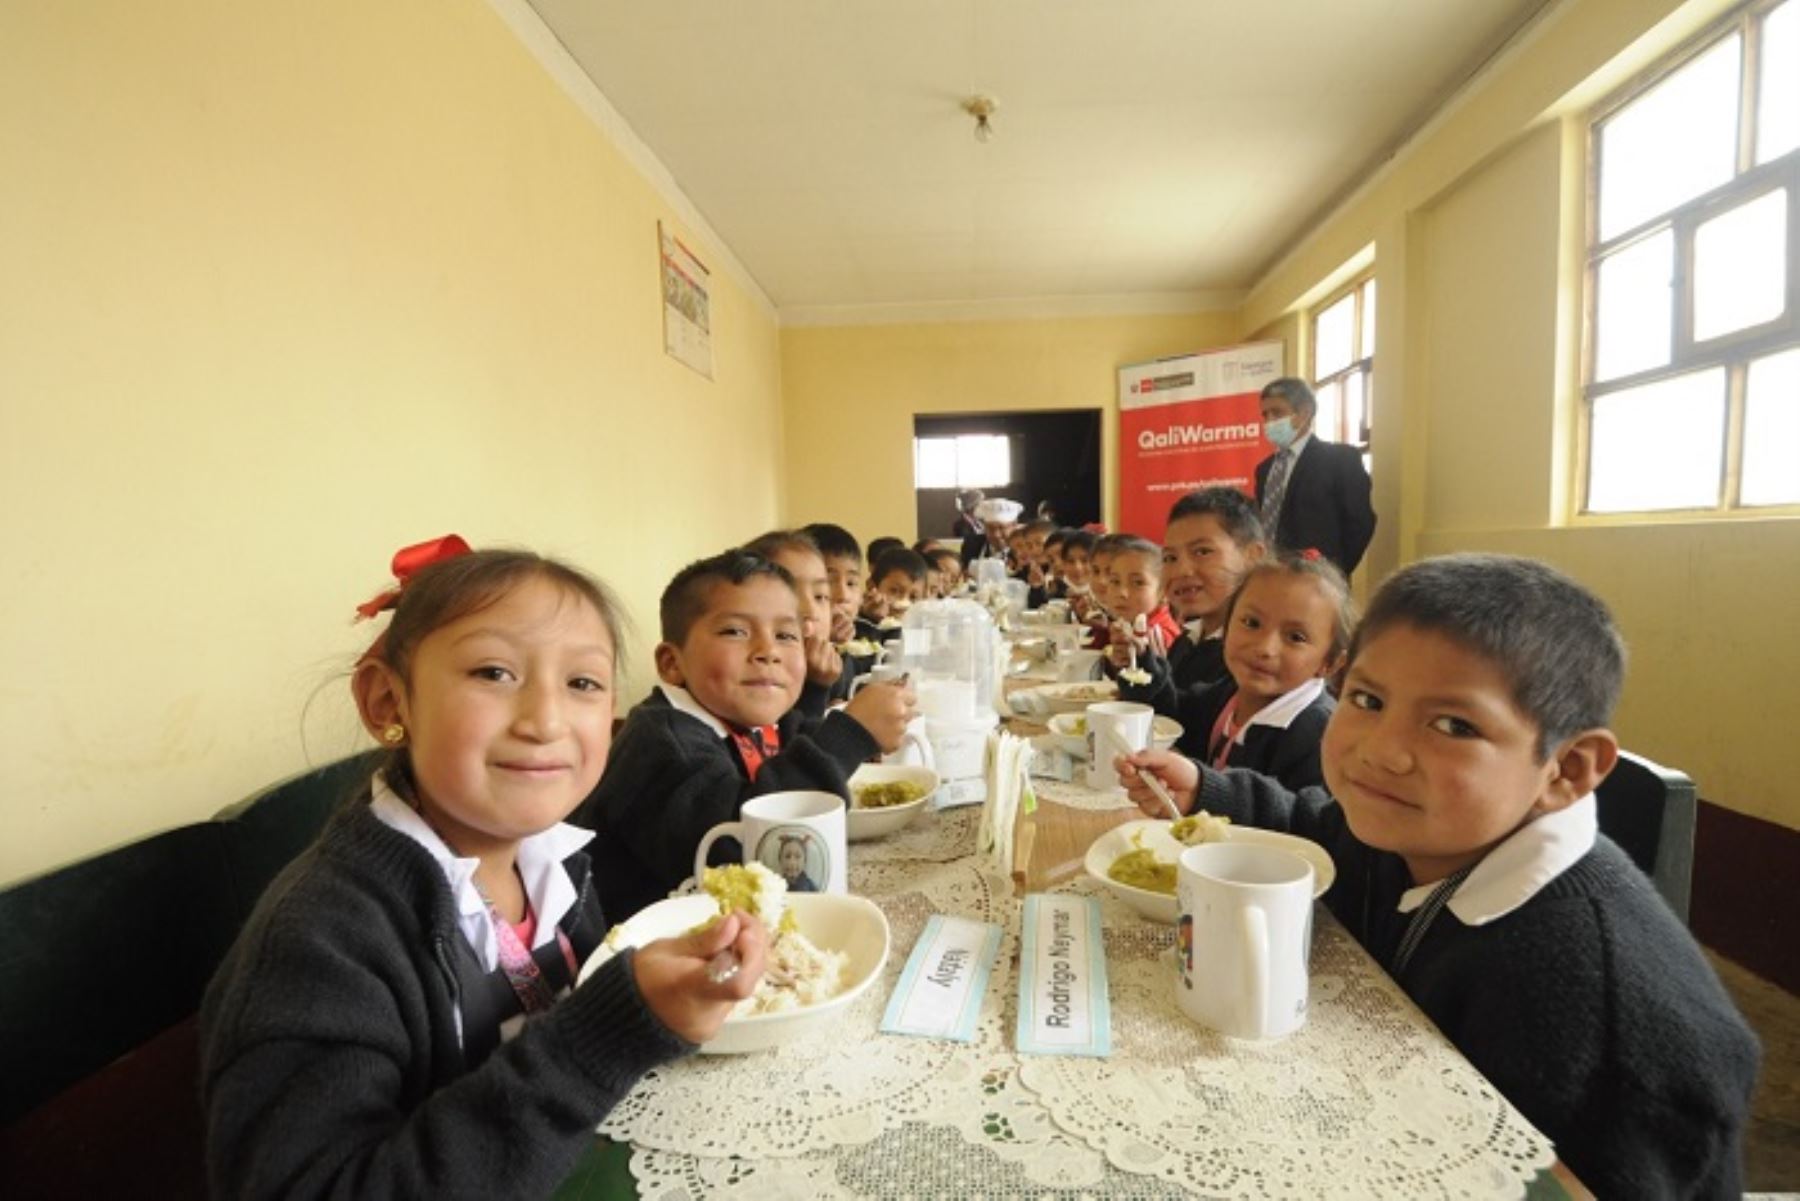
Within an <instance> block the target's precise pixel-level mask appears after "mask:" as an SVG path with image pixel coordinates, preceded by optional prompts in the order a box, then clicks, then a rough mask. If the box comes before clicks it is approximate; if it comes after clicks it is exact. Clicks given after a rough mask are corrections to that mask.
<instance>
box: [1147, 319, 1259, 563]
mask: <svg viewBox="0 0 1800 1201" xmlns="http://www.w3.org/2000/svg"><path fill="white" fill-rule="evenodd" d="M1281 365H1282V347H1281V343H1280V342H1253V343H1250V344H1249V345H1246V346H1230V347H1226V348H1225V349H1223V350H1209V351H1205V352H1203V353H1201V354H1189V355H1179V356H1176V357H1174V358H1167V359H1157V360H1156V361H1154V362H1150V363H1136V364H1133V365H1132V366H1129V367H1121V368H1119V528H1120V529H1122V530H1125V531H1127V532H1129V533H1133V534H1138V535H1141V536H1142V537H1145V538H1148V539H1150V540H1151V541H1153V542H1160V541H1162V536H1163V526H1164V525H1165V524H1166V522H1167V520H1168V516H1169V506H1171V505H1173V504H1174V503H1175V502H1176V501H1177V500H1179V499H1180V498H1181V496H1182V495H1183V494H1184V493H1188V492H1192V491H1193V490H1194V489H1196V488H1207V487H1211V486H1212V485H1214V484H1223V485H1225V486H1227V487H1232V488H1241V489H1243V490H1244V491H1245V492H1246V493H1249V494H1251V495H1254V494H1255V491H1256V484H1255V480H1256V465H1257V464H1258V463H1259V462H1261V461H1262V460H1263V459H1265V458H1267V457H1268V456H1269V455H1270V454H1271V453H1272V452H1273V451H1274V448H1273V447H1272V446H1270V445H1268V444H1267V443H1266V442H1264V441H1263V436H1262V413H1261V406H1260V399H1261V395H1262V390H1263V385H1265V384H1268V383H1270V382H1272V381H1273V380H1276V379H1278V378H1280V376H1281Z"/></svg>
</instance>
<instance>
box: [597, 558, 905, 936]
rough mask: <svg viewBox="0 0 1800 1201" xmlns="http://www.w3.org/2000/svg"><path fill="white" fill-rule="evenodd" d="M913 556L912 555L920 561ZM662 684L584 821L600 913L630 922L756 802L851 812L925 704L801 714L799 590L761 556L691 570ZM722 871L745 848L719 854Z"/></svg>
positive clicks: (893, 699)
mask: <svg viewBox="0 0 1800 1201" xmlns="http://www.w3.org/2000/svg"><path fill="white" fill-rule="evenodd" d="M907 553H909V554H910V553H911V552H907ZM661 619H662V642H661V643H659V644H658V645H657V648H656V674H657V676H658V678H659V679H660V680H661V683H659V684H658V685H657V688H656V691H654V692H653V693H652V694H651V695H650V696H649V697H648V698H647V699H646V700H645V701H644V702H643V703H642V704H640V705H638V706H637V708H635V709H633V710H632V711H631V716H630V717H629V718H627V719H626V722H625V727H624V729H622V730H621V731H620V732H619V738H618V742H617V744H616V745H615V746H614V747H613V754H612V758H611V760H610V762H608V764H607V767H606V774H605V775H603V776H602V777H601V779H600V786H599V787H598V788H596V789H594V791H593V793H592V795H590V796H589V797H588V798H587V800H586V801H584V802H583V803H582V805H581V808H580V810H579V811H578V813H577V814H576V818H575V820H576V821H577V822H578V823H579V824H582V825H586V826H591V827H592V828H593V829H595V830H596V831H598V832H599V838H598V840H597V852H596V865H595V866H596V870H595V878H596V883H597V887H598V888H599V890H600V902H601V904H602V905H604V906H605V907H606V910H607V912H608V913H610V914H614V915H616V916H618V917H621V918H622V917H624V916H628V915H630V914H632V913H636V912H637V911H638V910H639V909H642V908H643V907H644V906H645V905H648V904H650V903H651V902H652V901H655V900H659V899H661V898H662V897H663V896H666V895H667V894H668V892H669V891H670V890H671V889H673V888H675V887H676V886H677V885H679V884H680V883H681V882H682V881H683V880H684V879H686V878H687V877H688V875H689V874H690V873H691V872H692V871H693V867H694V848H695V847H697V846H698V845H699V844H700V839H701V838H702V837H703V836H704V835H705V834H706V832H707V831H708V830H709V829H711V828H712V827H713V826H715V825H718V824H719V823H721V822H728V821H732V820H734V819H735V818H736V817H737V816H738V811H739V810H740V809H741V808H742V807H743V804H744V802H745V801H747V800H749V799H750V798H752V797H755V796H761V795H763V794H765V793H771V792H786V791H789V790H793V789H812V790H818V791H823V792H835V793H837V794H839V795H840V796H843V797H845V798H846V799H848V797H849V785H848V780H849V777H850V774H851V773H852V772H854V771H855V770H856V768H857V767H858V765H860V764H862V763H863V762H865V761H867V760H869V759H871V758H873V757H874V756H875V755H877V754H879V753H882V752H886V751H892V750H895V749H897V748H898V747H899V746H900V743H901V740H902V738H903V736H904V734H905V730H906V723H907V722H908V721H910V720H912V717H913V705H914V697H913V692H912V689H911V688H910V687H908V686H906V685H905V684H898V683H895V684H871V685H870V686H869V687H867V688H863V689H861V690H859V691H858V692H857V694H856V695H855V696H854V697H851V698H850V702H849V703H848V704H847V705H845V706H844V708H842V709H835V710H832V711H830V712H829V713H826V714H825V715H824V717H823V719H815V718H813V717H812V716H810V715H807V714H804V713H802V712H800V711H799V710H798V709H797V708H796V705H795V702H796V701H798V700H799V697H800V688H801V682H802V680H803V679H804V677H805V672H806V668H805V658H804V636H803V634H802V630H801V624H800V601H799V598H798V597H797V596H796V595H795V591H794V581H793V577H792V576H790V575H789V574H788V573H787V572H786V571H785V570H783V569H782V568H781V566H780V565H779V564H776V563H773V562H771V561H769V560H768V559H765V558H763V557H762V556H761V555H757V554H752V553H750V552H748V551H742V550H735V551H727V552H725V553H724V554H722V555H717V556H714V557H713V558H710V559H702V560H701V561H699V562H697V563H693V564H690V565H689V566H687V567H685V568H683V569H682V570H681V571H680V572H679V573H677V575H676V576H675V578H674V579H673V580H672V581H670V583H669V586H668V587H667V588H665V589H664V590H663V595H662V604H661ZM719 846H720V849H719V850H718V851H716V852H715V854H716V856H717V858H716V861H717V862H726V861H728V860H729V858H730V855H729V851H730V850H731V849H733V848H735V846H736V844H735V843H732V842H730V840H727V839H721V840H720V844H719Z"/></svg>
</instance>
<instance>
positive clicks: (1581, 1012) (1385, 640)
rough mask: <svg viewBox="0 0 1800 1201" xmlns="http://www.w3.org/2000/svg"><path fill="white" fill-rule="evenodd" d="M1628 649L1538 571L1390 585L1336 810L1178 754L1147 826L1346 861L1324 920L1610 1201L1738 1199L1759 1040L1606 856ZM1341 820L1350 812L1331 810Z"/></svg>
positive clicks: (1494, 569) (1492, 563) (1361, 687)
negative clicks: (1617, 1200) (1605, 828)
mask: <svg viewBox="0 0 1800 1201" xmlns="http://www.w3.org/2000/svg"><path fill="white" fill-rule="evenodd" d="M1624 664H1625V648H1624V645H1623V643H1622V641H1621V640H1620V638H1619V634H1618V631H1617V629H1616V628H1615V627H1614V625H1613V622H1612V618H1611V615H1610V614H1609V613H1608V612H1607V610H1606V607H1605V606H1604V605H1603V604H1602V603H1601V602H1600V600H1599V599H1598V598H1597V597H1595V596H1594V595H1593V594H1592V593H1590V592H1588V591H1587V590H1586V589H1584V588H1582V587H1581V586H1580V585H1579V584H1576V583H1575V582H1574V581H1573V580H1571V579H1569V578H1568V577H1566V576H1564V575H1562V574H1561V573H1559V572H1557V571H1555V570H1553V569H1552V568H1549V567H1547V566H1545V565H1543V564H1541V563H1536V562H1533V561H1531V560H1526V559H1514V558H1509V557H1505V556H1499V555H1451V556H1446V557H1444V558H1440V559H1428V560H1425V561H1423V562H1420V563H1415V564H1413V565H1412V566H1409V567H1407V568H1405V569H1403V570H1402V571H1400V572H1398V573H1397V574H1396V575H1394V576H1393V577H1392V578H1391V579H1389V580H1388V582H1387V583H1386V584H1384V585H1383V586H1382V588H1381V590H1380V591H1379V592H1378V593H1377V594H1376V597H1375V599H1374V601H1373V603H1372V604H1371V605H1370V608H1369V612H1368V615H1367V616H1366V617H1365V618H1364V619H1363V623H1362V626H1361V628H1360V629H1359V630H1358V631H1357V634H1356V637H1355V640H1354V642H1353V643H1352V645H1351V651H1350V662H1349V669H1348V673H1347V675H1346V677H1345V681H1344V686H1343V695H1342V701H1341V703H1340V704H1339V706H1338V708H1337V711H1336V713H1334V714H1333V715H1332V718H1331V721H1330V724H1329V725H1328V726H1327V727H1326V730H1325V735H1324V742H1323V747H1322V759H1323V766H1324V772H1325V781H1326V785H1327V786H1328V787H1329V789H1330V791H1329V792H1327V791H1325V790H1324V789H1318V788H1305V789H1301V790H1300V791H1299V792H1297V793H1295V792H1289V791H1287V790H1286V789H1284V788H1282V787H1281V786H1279V785H1278V784H1276V783H1274V782H1273V781H1271V780H1268V779H1266V778H1265V777H1263V776H1260V775H1257V774H1256V773H1254V772H1249V771H1240V770H1232V771H1226V772H1216V771H1213V770H1211V769H1210V768H1203V767H1202V766H1201V765H1199V764H1197V763H1194V762H1193V761H1192V760H1189V759H1186V758H1183V757H1182V756H1179V755H1176V754H1174V753H1172V752H1166V751H1146V752H1141V753H1139V754H1136V755H1132V756H1130V757H1128V758H1122V759H1120V760H1119V761H1118V762H1119V764H1120V774H1121V776H1122V777H1123V778H1124V779H1125V781H1126V784H1127V787H1128V788H1129V789H1130V791H1131V795H1132V799H1133V800H1135V801H1137V802H1138V804H1139V805H1140V806H1143V807H1144V808H1145V810H1146V812H1166V811H1163V810H1162V809H1161V806H1160V804H1159V803H1158V802H1156V801H1155V799H1154V796H1153V794H1152V793H1151V791H1150V790H1149V788H1148V786H1147V785H1146V784H1145V783H1144V781H1143V780H1142V779H1141V778H1140V775H1141V773H1150V774H1154V775H1156V776H1157V777H1159V778H1160V779H1161V780H1162V781H1163V782H1164V784H1165V785H1167V786H1168V787H1169V789H1170V790H1171V791H1172V792H1173V793H1174V795H1175V798H1176V801H1177V804H1178V805H1179V807H1180V808H1182V809H1183V810H1184V811H1186V810H1189V809H1192V808H1194V807H1195V803H1196V801H1197V802H1198V807H1199V808H1202V809H1205V810H1208V811H1210V812H1212V813H1215V814H1220V815H1223V816H1226V817H1229V818H1231V819H1232V820H1233V821H1236V822H1241V823H1244V824H1247V825H1252V826H1261V827H1266V828H1271V829H1278V830H1289V831H1292V832H1293V833H1295V834H1299V835H1301V836H1302V837H1306V838H1310V839H1312V840H1313V841H1315V842H1318V843H1320V844H1322V845H1324V846H1325V847H1326V848H1327V849H1329V850H1330V851H1331V855H1332V859H1333V860H1334V862H1335V863H1336V865H1337V881H1336V883H1335V884H1333V886H1332V887H1331V889H1330V891H1328V892H1327V893H1326V894H1325V903H1326V905H1327V906H1328V907H1329V908H1330V909H1331V911H1332V913H1333V914H1334V915H1336V917H1337V919H1338V920H1339V921H1341V922H1342V923H1343V924H1344V925H1345V926H1346V927H1347V928H1348V929H1349V931H1350V932H1351V934H1353V935H1354V936H1355V937H1356V938H1357V940H1358V941H1360V942H1361V943H1362V944H1363V946H1364V947H1366V948H1367V949H1368V950H1369V953H1370V954H1371V955H1373V956H1374V957H1375V958H1376V959H1377V960H1378V961H1379V962H1380V963H1381V964H1382V966H1383V967H1385V968H1386V969H1387V970H1388V972H1389V973H1390V974H1391V975H1392V976H1393V977H1394V979H1395V980H1396V982H1398V983H1399V985H1400V986H1401V988H1403V989H1404V990H1405V991H1406V993H1407V995H1408V996H1410V997H1411V998H1412V999H1413V1000H1414V1001H1415V1002H1416V1003H1417V1004H1418V1006H1419V1008H1420V1009H1422V1010H1423V1011H1424V1012H1425V1014H1426V1016H1427V1017H1429V1018H1431V1019H1432V1021H1433V1022H1435V1023H1436V1024H1437V1025H1438V1028H1439V1029H1441V1030H1442V1031H1443V1032H1444V1034H1445V1035H1446V1036H1448V1037H1449V1039H1450V1040H1451V1041H1452V1042H1453V1043H1455V1044H1456V1046H1457V1048H1458V1049H1459V1050H1461V1051H1462V1053H1463V1054H1464V1055H1466V1056H1467V1057H1468V1059H1469V1061H1470V1062H1471V1063H1473V1064H1474V1065H1475V1067H1476V1068H1478V1069H1479V1070H1480V1071H1481V1072H1482V1074H1483V1075H1485V1076H1486V1077H1487V1078H1488V1079H1489V1080H1491V1081H1492V1082H1493V1083H1494V1085H1495V1086H1496V1087H1497V1088H1498V1089H1499V1090H1500V1091H1501V1092H1502V1093H1503V1094H1504V1095H1505V1096H1506V1098H1507V1099H1508V1100H1509V1101H1511V1102H1512V1103H1513V1104H1514V1105H1515V1106H1517V1107H1518V1109H1519V1111H1520V1112H1521V1113H1523V1114H1524V1115H1525V1117H1526V1118H1527V1119H1528V1120H1529V1121H1530V1122H1531V1123H1532V1124H1533V1125H1535V1126H1536V1127H1537V1128H1538V1129H1539V1130H1542V1131H1543V1132H1544V1133H1545V1134H1546V1135H1548V1136H1549V1137H1550V1138H1551V1140H1552V1141H1553V1142H1554V1143H1555V1144H1556V1149H1557V1154H1558V1155H1559V1156H1560V1157H1561V1159H1562V1160H1563V1162H1564V1163H1566V1164H1567V1165H1568V1166H1569V1168H1570V1169H1571V1170H1572V1171H1573V1172H1574V1174H1575V1175H1576V1176H1577V1177H1578V1178H1579V1179H1580V1180H1581V1182H1582V1183H1583V1184H1585V1185H1587V1186H1588V1187H1589V1188H1591V1189H1593V1190H1594V1192H1595V1193H1596V1194H1597V1195H1598V1196H1601V1197H1675V1196H1681V1197H1735V1196H1737V1195H1739V1189H1740V1184H1741V1182H1740V1176H1741V1174H1742V1145H1741V1144H1742V1136H1743V1128H1744V1123H1745V1121H1746V1120H1747V1118H1748V1114H1749V1107H1750V1093H1751V1088H1752V1086H1753V1085H1754V1083H1755V1078H1756V1066H1757V1059H1758V1048H1757V1043H1756V1038H1755V1036H1754V1035H1752V1034H1751V1033H1750V1031H1749V1029H1748V1028H1747V1027H1746V1026H1745V1024H1744V1021H1743V1019H1742V1018H1741V1017H1740V1016H1739V1015H1738V1013H1737V1011H1736V1010H1735V1008H1733V1006H1732V1003H1731V1000H1730V998H1729V997H1728V996H1727V995H1726V994H1725V991H1724V989H1723V988H1722V987H1721V986H1720V984H1719V981H1718V978H1717V977H1716V976H1715V975H1714V974H1713V971H1712V969H1711V967H1709V966H1708V965H1707V963H1706V960H1705V959H1704V958H1702V957H1701V955H1700V951H1699V948H1698V947H1697V946H1696V945H1695V944H1694V941H1693V939H1692V938H1691V937H1690V936H1689V935H1688V932H1687V931H1686V929H1684V928H1683V927H1682V925H1681V922H1680V921H1679V920H1678V919H1677V918H1676V917H1675V916H1674V914H1673V913H1672V912H1670V910H1669V908H1668V906H1667V905H1665V904H1664V903H1663V901H1662V899H1661V898H1660V897H1658V896H1657V894H1656V892H1655V890H1654V888H1653V886H1652V885H1651V883H1650V881H1649V880H1648V879H1647V878H1646V877H1645V876H1644V875H1643V873H1642V872H1640V871H1639V870H1638V869H1637V868H1636V867H1635V866H1634V865H1633V864H1632V863H1631V861H1630V860H1629V859H1628V858H1627V857H1626V856H1625V853H1624V852H1623V851H1621V850H1620V849H1619V848H1618V847H1617V846H1616V845H1615V844H1614V843H1613V842H1612V841H1611V840H1610V839H1608V838H1606V837H1605V836H1603V835H1601V834H1600V833H1599V832H1598V825H1597V818H1596V804H1595V801H1594V796H1593V791H1594V788H1595V787H1596V786H1597V785H1598V784H1599V783H1600V781H1601V780H1603V779H1604V778H1605V777H1606V774H1607V773H1608V772H1609V771H1610V770H1611V769H1612V766H1613V764H1614V762H1615V761H1616V759H1617V756H1618V740H1617V738H1616V737H1615V736H1614V735H1613V733H1612V731H1611V730H1609V729H1608V728H1607V723H1608V722H1609V721H1610V720H1611V714H1612V709H1613V705H1614V704H1615V702H1616V701H1617V699H1618V695H1619V690H1620V687H1621V685H1622V682H1623V677H1624ZM1334 797H1335V799H1333V798H1334Z"/></svg>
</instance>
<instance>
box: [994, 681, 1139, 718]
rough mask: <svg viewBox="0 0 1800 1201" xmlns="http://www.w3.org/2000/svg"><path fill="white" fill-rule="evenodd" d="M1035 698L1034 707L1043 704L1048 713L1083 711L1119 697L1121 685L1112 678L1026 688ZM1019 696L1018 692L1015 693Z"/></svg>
mask: <svg viewBox="0 0 1800 1201" xmlns="http://www.w3.org/2000/svg"><path fill="white" fill-rule="evenodd" d="M1024 691H1025V692H1026V693H1028V694H1029V695H1030V697H1031V698H1033V702H1035V703H1032V707H1033V708H1036V707H1037V705H1038V704H1042V705H1043V707H1044V709H1045V711H1046V712H1048V713H1081V712H1084V711H1086V709H1087V707H1088V706H1089V705H1092V704H1096V703H1098V702H1100V701H1114V700H1118V699H1119V686H1118V685H1117V684H1115V683H1113V682H1112V681H1111V680H1082V681H1080V682H1078V683H1073V684H1045V685H1044V686H1043V687H1041V688H1029V689H1025V690H1024ZM1013 695H1014V696H1018V695H1019V694H1018V693H1014V694H1013Z"/></svg>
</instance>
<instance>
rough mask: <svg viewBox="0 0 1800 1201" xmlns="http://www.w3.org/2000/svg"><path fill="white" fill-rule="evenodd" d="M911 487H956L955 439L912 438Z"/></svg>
mask: <svg viewBox="0 0 1800 1201" xmlns="http://www.w3.org/2000/svg"><path fill="white" fill-rule="evenodd" d="M913 487H915V488H954V487H956V439H954V438H914V439H913Z"/></svg>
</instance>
